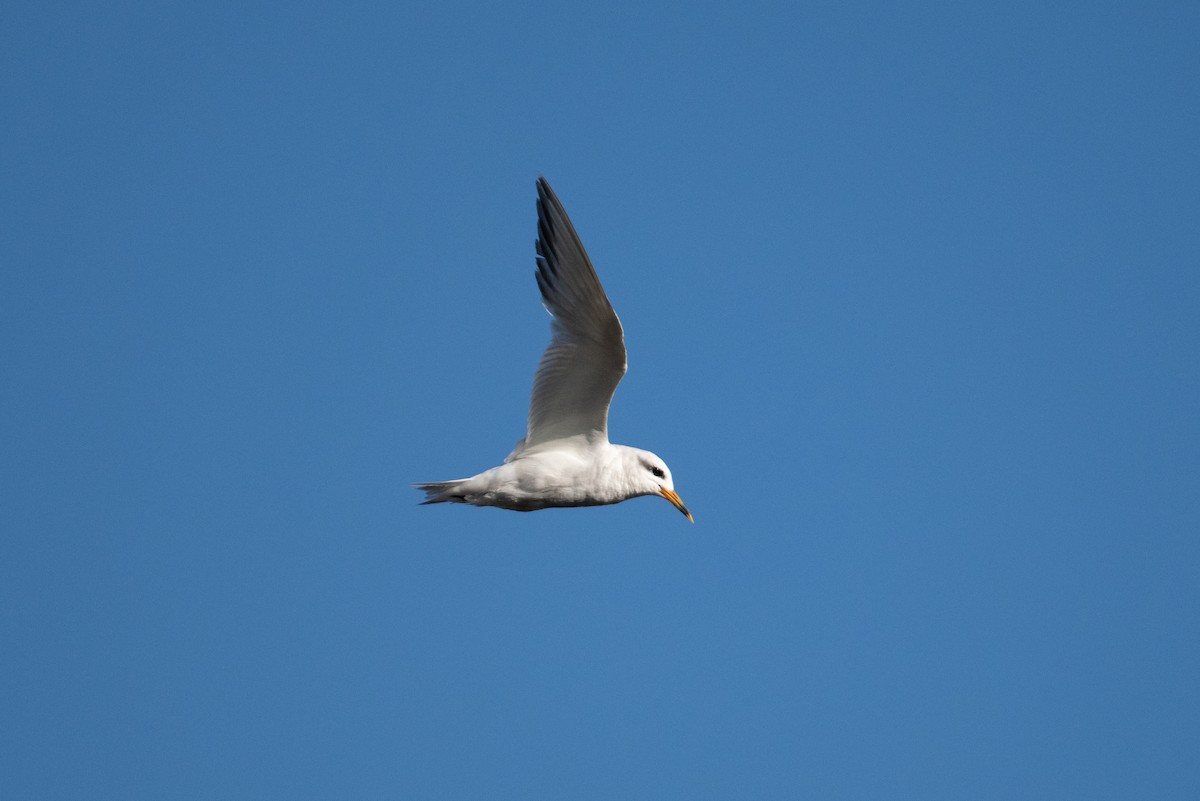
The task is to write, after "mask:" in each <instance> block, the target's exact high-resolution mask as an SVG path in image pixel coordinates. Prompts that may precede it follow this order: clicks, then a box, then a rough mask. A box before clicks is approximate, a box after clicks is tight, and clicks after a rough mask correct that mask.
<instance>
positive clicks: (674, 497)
mask: <svg viewBox="0 0 1200 801" xmlns="http://www.w3.org/2000/svg"><path fill="white" fill-rule="evenodd" d="M658 494H659V495H661V496H663V497H664V498H666V499H667V500H668V501H670V502H671V503H672V504H674V505H675V508H676V509H678V510H679V511H681V512H683V516H684V517H686V518H687V519H688V522H689V523H695V522H696V521H695V520H692V513H691V512H689V511H688V510H687V507H686V506H684V505H683V501H681V500H680V499H679V495H678V494H677V493H676V492H675V490H669V489H667V488H666V487H659V488H658Z"/></svg>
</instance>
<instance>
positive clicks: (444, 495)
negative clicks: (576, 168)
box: [415, 178, 692, 520]
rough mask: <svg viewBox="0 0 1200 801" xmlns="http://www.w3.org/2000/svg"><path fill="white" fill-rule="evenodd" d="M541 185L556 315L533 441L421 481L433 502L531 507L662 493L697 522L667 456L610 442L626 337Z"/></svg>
mask: <svg viewBox="0 0 1200 801" xmlns="http://www.w3.org/2000/svg"><path fill="white" fill-rule="evenodd" d="M537 189H538V202H537V210H538V240H537V273H536V276H537V283H538V288H539V289H541V292H542V301H543V303H544V304H545V306H546V309H547V310H548V311H549V312H550V314H551V315H552V317H553V320H552V321H551V323H550V333H551V337H550V345H549V347H547V348H546V352H545V353H544V354H542V361H541V363H540V364H539V365H538V370H537V375H536V376H535V377H534V379H533V395H532V397H531V398H530V402H529V427H528V430H527V432H526V434H525V439H523V440H521V441H520V442H518V443H517V447H516V449H514V450H513V452H512V453H511V454H509V455H508V458H507V459H505V460H504V464H502V465H500V466H498V467H493V468H492V469H491V470H486V471H484V472H482V473H480V474H478V475H475V476H471V477H470V478H463V479H458V480H455V481H438V482H430V483H425V484H417V485H415V486H416V487H417V488H418V489H421V490H423V491H424V492H425V501H424V503H427V504H428V503H467V504H472V505H474V506H499V507H502V508H504V509H516V510H518V511H522V512H530V511H533V510H535V509H544V508H546V507H549V506H598V505H602V504H609V503H618V502H620V501H624V500H627V499H629V498H636V497H638V496H641V495H659V496H662V497H663V498H666V499H667V500H668V501H670V502H671V503H672V504H674V505H675V507H676V508H677V509H679V511H681V512H682V513H683V514H684V515H686V516H687V518H688V520H691V519H692V515H691V513H689V512H688V510H687V507H686V506H684V505H683V501H682V500H680V498H679V495H678V494H676V492H675V485H674V483H673V482H672V480H671V471H670V470H669V469H667V465H666V464H665V463H664V462H663V460H662V459H660V458H658V457H657V456H655V455H654V454H653V453H650V452H649V451H644V450H639V449H638V448H630V447H627V446H625V445H613V444H611V443H610V442H609V441H608V406H609V404H610V403H611V402H612V396H613V392H614V391H616V388H617V384H618V383H620V381H621V378H622V377H623V376H624V375H625V335H624V332H623V331H622V329H621V321H620V320H619V319H617V314H616V312H615V311H613V307H612V304H611V303H609V301H608V296H607V295H606V294H604V287H603V286H601V285H600V279H599V278H598V277H597V276H596V270H595V268H593V267H592V263H591V261H590V260H589V259H588V256H587V253H586V252H585V251H584V249H583V243H582V242H580V241H579V235H578V234H577V233H575V227H574V226H572V225H571V220H570V219H569V218H568V217H567V213H566V211H565V210H564V209H563V207H562V204H561V203H560V202H559V200H558V197H557V196H556V195H555V194H554V190H553V189H551V188H550V184H548V183H546V179H545V178H539V179H538V182H537Z"/></svg>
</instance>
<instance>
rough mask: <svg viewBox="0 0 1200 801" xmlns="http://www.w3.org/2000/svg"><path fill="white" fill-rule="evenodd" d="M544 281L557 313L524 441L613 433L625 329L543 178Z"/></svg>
mask: <svg viewBox="0 0 1200 801" xmlns="http://www.w3.org/2000/svg"><path fill="white" fill-rule="evenodd" d="M537 188H538V201H537V210H538V241H537V273H536V275H537V282H538V288H539V289H541V290H542V302H543V303H544V304H545V306H546V309H547V311H549V312H550V314H551V315H552V316H553V317H554V319H553V320H552V321H551V323H550V346H549V347H548V348H546V352H545V353H544V354H542V361H541V364H539V365H538V371H537V375H536V376H535V377H534V379H533V397H532V398H531V399H530V402H529V433H528V434H527V435H526V437H525V447H527V448H528V447H533V446H534V445H538V444H540V443H543V442H549V441H550V440H555V439H560V438H562V437H569V436H573V435H576V434H584V435H587V436H588V437H589V438H593V439H594V438H600V439H607V437H608V405H609V403H611V402H612V396H613V392H614V391H616V389H617V384H618V383H620V381H621V377H622V376H624V375H625V334H624V332H623V331H622V330H621V321H620V320H618V319H617V314H616V312H614V311H613V307H612V304H611V303H609V302H608V296H607V295H605V294H604V287H602V286H601V285H600V279H599V278H597V277H596V270H595V269H594V268H593V267H592V263H591V261H590V260H589V259H588V257H587V253H585V252H584V250H583V243H582V242H580V241H579V235H578V234H577V233H575V228H574V226H572V225H571V220H570V219H569V218H568V217H567V212H566V211H564V210H563V207H562V204H561V203H559V202H558V197H557V196H556V195H555V194H554V190H553V189H551V188H550V184H548V183H546V179H545V178H538V183H537Z"/></svg>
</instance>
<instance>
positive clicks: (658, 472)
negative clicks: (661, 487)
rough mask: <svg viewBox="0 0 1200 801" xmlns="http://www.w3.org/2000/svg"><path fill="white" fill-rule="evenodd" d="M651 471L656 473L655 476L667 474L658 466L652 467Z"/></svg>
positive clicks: (659, 476)
mask: <svg viewBox="0 0 1200 801" xmlns="http://www.w3.org/2000/svg"><path fill="white" fill-rule="evenodd" d="M650 472H651V473H653V474H654V477H655V478H662V477H663V476H664V475H665V473H663V471H662V470H661V469H659V468H657V467H651V468H650Z"/></svg>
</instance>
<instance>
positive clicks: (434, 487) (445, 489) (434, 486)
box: [413, 478, 467, 506]
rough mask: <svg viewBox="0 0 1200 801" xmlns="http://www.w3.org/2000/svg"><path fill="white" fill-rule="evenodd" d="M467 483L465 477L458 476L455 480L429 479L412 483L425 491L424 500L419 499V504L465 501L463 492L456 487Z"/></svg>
mask: <svg viewBox="0 0 1200 801" xmlns="http://www.w3.org/2000/svg"><path fill="white" fill-rule="evenodd" d="M465 483H467V480H466V479H465V478H460V479H458V480H457V481H429V482H426V483H424V484H413V486H414V487H416V488H417V489H419V490H421V491H422V492H424V493H425V500H423V501H421V504H420V505H421V506H425V505H426V504H430V503H466V502H467V501H466V499H465V498H464V497H463V494H462V493H461V492H459V491H458V488H459V487H460V486H462V485H463V484H465Z"/></svg>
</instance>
